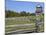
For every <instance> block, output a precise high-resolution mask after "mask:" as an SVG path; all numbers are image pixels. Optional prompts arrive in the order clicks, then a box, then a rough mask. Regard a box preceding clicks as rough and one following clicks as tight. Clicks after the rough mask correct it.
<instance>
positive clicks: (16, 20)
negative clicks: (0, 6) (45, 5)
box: [5, 15, 44, 33]
mask: <svg viewBox="0 0 46 35" xmlns="http://www.w3.org/2000/svg"><path fill="white" fill-rule="evenodd" d="M36 18H37V17H36V16H26V17H25V16H24V17H11V18H5V32H6V33H7V32H11V31H16V30H33V29H36ZM38 18H40V19H42V20H44V16H43V15H42V16H39V17H38ZM43 22H44V21H43ZM24 24H32V25H30V26H21V25H24ZM16 25H20V26H16ZM39 28H40V30H38V31H40V32H41V31H44V24H42V25H41V26H40V27H39Z"/></svg>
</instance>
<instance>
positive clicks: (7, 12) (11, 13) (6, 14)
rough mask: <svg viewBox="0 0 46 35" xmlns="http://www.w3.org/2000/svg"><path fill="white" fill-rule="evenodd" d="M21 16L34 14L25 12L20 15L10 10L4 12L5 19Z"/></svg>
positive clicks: (33, 14)
mask: <svg viewBox="0 0 46 35" xmlns="http://www.w3.org/2000/svg"><path fill="white" fill-rule="evenodd" d="M21 16H35V13H29V12H28V13H27V12H26V11H21V12H20V13H18V12H14V11H11V10H5V17H21Z"/></svg>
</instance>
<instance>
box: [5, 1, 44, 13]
mask: <svg viewBox="0 0 46 35" xmlns="http://www.w3.org/2000/svg"><path fill="white" fill-rule="evenodd" d="M5 3H6V4H5V7H6V10H13V11H16V12H21V11H26V12H30V13H34V12H35V10H36V6H37V5H38V4H39V5H40V6H42V7H43V8H44V3H43V2H27V1H12V0H6V1H5Z"/></svg>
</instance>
